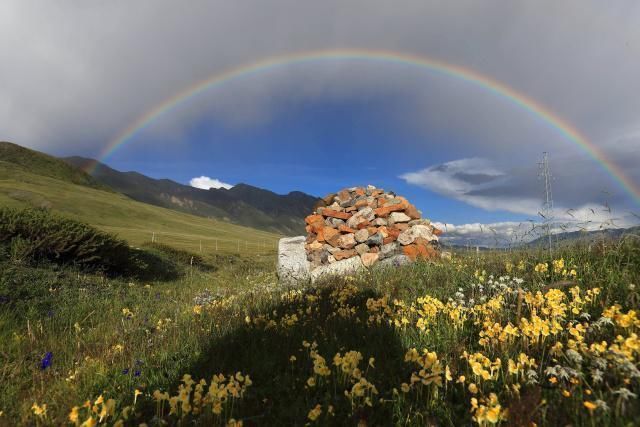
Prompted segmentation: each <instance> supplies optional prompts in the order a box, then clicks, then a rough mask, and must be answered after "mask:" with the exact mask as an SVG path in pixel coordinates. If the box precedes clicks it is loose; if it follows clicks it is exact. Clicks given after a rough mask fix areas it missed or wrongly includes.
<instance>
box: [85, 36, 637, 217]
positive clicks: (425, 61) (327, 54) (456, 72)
mask: <svg viewBox="0 0 640 427" xmlns="http://www.w3.org/2000/svg"><path fill="white" fill-rule="evenodd" d="M323 60H334V61H335V60H361V61H368V62H384V63H391V64H399V65H405V66H414V67H420V68H423V69H426V70H428V71H431V72H435V73H439V74H441V75H445V76H450V77H454V78H457V79H460V80H462V81H465V82H469V83H471V84H474V85H477V86H480V87H482V88H483V89H485V90H486V91H488V92H490V93H492V94H494V95H496V96H499V97H501V98H503V99H506V100H507V101H510V102H511V103H513V104H515V105H517V106H518V107H520V108H521V109H523V110H524V111H527V112H528V113H530V114H532V115H534V116H535V117H537V118H539V119H540V120H542V122H543V123H545V124H547V125H548V126H550V127H551V128H553V129H554V130H555V131H557V132H558V133H559V134H560V135H562V136H563V138H564V139H566V140H567V141H570V142H572V143H573V144H575V145H577V146H578V147H580V148H581V149H582V150H583V151H584V152H585V153H587V154H588V155H589V156H590V157H591V158H592V159H593V160H594V161H595V162H597V163H598V164H600V165H601V166H602V167H603V168H604V170H605V171H606V172H607V173H608V174H609V175H610V176H611V177H612V178H613V179H614V180H615V181H616V182H617V183H618V184H619V185H620V187H621V188H623V189H624V190H625V191H626V192H628V193H629V194H630V195H631V197H632V198H633V199H634V200H635V201H636V203H638V204H640V188H638V187H637V186H636V185H635V184H634V183H633V182H632V181H631V179H629V178H628V177H627V176H626V175H625V174H624V173H623V171H622V170H621V169H620V168H619V167H618V166H617V165H616V164H614V163H613V162H611V161H610V160H609V159H607V157H606V156H605V155H604V153H603V152H602V151H601V150H600V149H599V148H598V147H597V146H596V145H594V144H593V143H592V142H590V141H589V140H588V139H587V138H586V137H585V136H584V135H582V134H581V133H580V131H578V129H576V128H575V127H574V126H572V125H571V124H570V123H568V122H566V121H565V120H563V119H562V118H561V117H559V116H558V115H557V114H555V113H553V112H552V111H551V110H549V109H548V108H545V107H544V106H542V105H541V104H539V103H538V102H536V101H535V100H533V99H531V98H529V97H527V96H525V95H523V94H522V93H519V92H517V91H516V90H514V89H513V88H511V87H509V86H507V85H505V84H503V83H500V82H498V81H496V80H494V79H492V78H490V77H487V76H484V75H482V74H480V73H478V72H476V71H474V70H471V69H468V68H463V67H460V66H458V65H453V64H448V63H446V62H442V61H439V60H436V59H431V58H428V57H423V56H417V55H413V54H408V53H400V52H393V51H385V50H366V49H330V50H318V51H311V52H309V51H307V52H299V53H289V54H284V55H277V56H272V57H268V58H265V59H262V60H260V61H257V62H253V63H250V64H245V65H241V66H239V67H236V68H232V69H229V70H227V71H225V72H222V73H219V74H214V75H213V76H210V77H208V78H206V79H204V80H201V81H199V82H197V83H195V84H194V85H192V86H189V87H187V88H185V89H184V90H182V91H180V92H178V93H177V94H175V95H174V96H172V97H170V98H167V99H166V100H164V101H163V102H162V103H161V104H159V105H157V106H155V107H154V108H153V109H151V110H149V111H147V112H146V113H144V114H143V115H141V116H140V117H138V118H137V119H136V120H135V121H134V122H133V123H131V124H130V125H129V126H128V127H127V128H126V129H124V130H123V131H122V132H120V133H119V134H118V135H117V136H116V138H114V139H113V140H112V141H110V142H109V144H108V145H107V146H106V147H105V148H104V149H103V150H102V152H101V153H100V155H99V156H98V161H104V160H105V159H106V158H108V157H109V156H110V155H112V154H113V152H114V151H115V150H117V149H118V148H119V147H121V146H122V145H124V144H125V143H127V141H130V140H131V139H132V138H133V137H134V136H135V135H136V134H137V133H139V132H140V131H141V130H143V129H145V128H146V127H147V126H149V125H150V124H151V123H153V121H154V120H156V119H157V118H158V117H160V116H162V115H163V114H166V113H168V112H170V111H171V110H173V109H175V108H176V107H177V106H179V105H180V104H182V103H184V102H185V101H187V100H188V99H190V98H191V97H193V96H195V95H197V94H199V93H201V92H204V91H207V90H210V89H215V88H217V87H220V86H222V85H224V84H225V83H228V82H231V81H234V80H237V79H241V78H245V77H249V76H252V75H255V74H258V73H261V72H265V71H269V70H272V69H275V68H278V67H282V66H286V65H292V64H302V63H310V62H316V61H323ZM94 168H95V164H94V165H89V166H88V168H87V171H88V172H92V170H93V169H94Z"/></svg>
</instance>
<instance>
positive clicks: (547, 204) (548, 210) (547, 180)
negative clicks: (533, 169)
mask: <svg viewBox="0 0 640 427" xmlns="http://www.w3.org/2000/svg"><path fill="white" fill-rule="evenodd" d="M538 166H539V168H540V173H539V175H538V177H539V178H540V179H542V180H544V195H545V198H544V203H543V205H542V217H543V219H544V229H545V232H546V234H547V241H548V245H549V253H551V250H552V242H551V225H552V220H553V193H552V192H551V179H552V178H553V176H552V175H551V169H550V168H549V154H548V153H547V152H546V151H545V152H544V153H542V161H541V162H540V163H538Z"/></svg>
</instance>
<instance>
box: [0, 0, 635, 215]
mask: <svg viewBox="0 0 640 427" xmlns="http://www.w3.org/2000/svg"><path fill="white" fill-rule="evenodd" d="M639 21H640V2H637V1H634V0H626V1H619V2H615V3H612V2H601V1H595V0H593V1H582V0H570V1H565V2H557V1H555V0H546V1H522V2H505V1H502V0H489V1H483V2H478V1H475V0H463V1H456V2H451V1H445V0H439V1H436V0H432V1H423V0H414V1H394V2H389V1H386V0H361V1H349V2H343V1H338V0H327V1H322V2H300V1H297V0H276V1H272V2H269V3H268V4H267V3H265V2H262V1H258V0H253V1H251V0H250V1H246V2H229V1H199V0H194V1H189V2H186V3H185V2H173V1H158V0H153V1H152V0H142V1H136V2H130V1H124V0H115V1H109V2H77V1H64V0H63V1H57V2H45V1H23V0H8V1H3V2H1V3H0V63H2V67H0V124H1V125H2V126H1V127H0V132H1V133H0V139H7V140H12V141H15V142H17V143H21V144H25V145H28V146H31V147H35V148H38V149H43V150H46V151H53V152H60V153H67V154H71V153H74V154H95V153H97V152H98V151H99V150H100V149H101V148H102V147H104V146H105V145H106V144H107V143H108V141H110V140H111V139H113V138H114V137H115V136H116V135H118V134H119V133H120V131H121V130H122V129H125V128H126V127H127V126H128V125H129V124H131V123H132V122H133V121H134V120H135V119H136V118H137V117H139V116H140V115H142V114H144V113H145V112H146V111H148V110H150V109H151V108H152V107H154V106H156V105H158V104H160V103H161V102H162V101H163V100H165V99H167V98H169V97H171V96H173V95H174V94H176V93H178V92H180V91H181V90H183V89H184V88H186V87H189V86H191V85H192V84H193V83H194V82H196V81H199V80H201V79H203V78H206V77H207V76H210V75H213V74H215V73H220V72H222V71H225V70H228V69H230V68H233V67H237V66H239V65H241V64H246V63H251V62H254V61H256V60H259V59H261V58H265V57H269V56H272V55H275V54H282V53H287V52H300V51H308V50H314V49H326V48H335V47H356V48H370V49H388V50H394V51H402V52H409V53H413V54H417V55H425V56H429V57H433V58H437V59H440V60H442V61H446V62H450V63H452V64H456V65H459V66H461V67H466V68H469V69H472V70H475V71H476V72H478V73H482V74H484V75H487V76H489V77H491V78H493V79H495V80H497V81H500V82H502V83H503V84H505V85H507V86H509V87H512V88H515V89H517V91H519V92H520V93H522V94H525V95H526V96H528V97H530V98H532V99H534V100H536V101H537V102H538V103H539V104H541V105H543V106H545V107H546V108H548V110H549V111H550V112H551V114H555V115H557V116H558V117H561V118H562V119H564V120H566V121H567V122H568V123H571V124H572V125H574V126H575V127H577V128H578V129H579V130H581V131H582V132H583V133H584V134H585V135H586V137H587V138H588V139H589V140H590V141H592V143H593V144H595V145H597V146H599V147H600V148H601V149H603V150H605V151H606V152H607V153H608V155H610V156H611V158H612V159H613V160H614V161H615V162H617V163H616V164H617V165H618V166H619V167H620V168H621V170H623V172H624V173H625V174H626V175H627V176H629V177H632V178H633V180H634V181H635V182H636V183H637V182H638V180H640V177H639V176H638V174H639V172H638V166H637V165H638V163H639V162H638V161H637V160H638V156H637V153H638V152H639V151H640V142H639V139H638V137H637V135H638V133H639V132H640V119H639V117H638V111H640V97H639V96H637V95H638V93H640V79H638V77H637V76H639V75H640V61H638V58H640V26H638V25H637V23H638V22H639ZM232 87H233V90H219V91H217V92H216V96H215V99H213V98H207V97H205V98H203V99H199V100H194V101H193V102H192V103H190V104H188V105H186V106H185V107H184V108H182V109H180V110H179V111H176V112H174V113H173V114H171V115H169V116H167V117H163V119H162V120H161V121H159V123H157V124H156V125H155V127H152V129H150V130H151V131H154V130H155V131H157V132H161V133H162V135H163V137H164V139H167V140H170V139H171V138H174V139H180V138H181V137H182V135H183V134H182V132H183V131H184V129H188V127H189V125H190V124H192V123H193V122H195V121H196V120H199V119H202V118H203V117H216V118H217V119H219V120H222V121H227V122H229V123H230V124H231V125H235V126H253V125H259V124H260V123H264V122H268V121H269V120H271V118H272V117H273V116H274V115H277V114H279V111H280V110H281V109H282V108H286V107H283V104H286V102H281V100H283V99H284V98H285V97H284V96H283V95H282V94H287V96H293V97H296V96H297V97H301V98H303V99H304V100H305V101H308V102H322V101H323V100H326V99H327V98H337V99H340V98H345V99H348V98H349V97H351V96H358V95H362V94H367V93H372V92H375V93H381V92H382V93H386V94H388V95H389V97H392V96H396V97H398V98H400V99H402V100H403V102H402V103H400V105H398V104H394V105H393V108H390V111H389V114H388V120H389V122H390V123H394V124H395V125H396V126H402V127H411V128H414V129H417V130H419V131H421V132H423V133H424V135H426V136H428V135H430V134H431V133H433V132H441V133H442V132H446V133H447V134H448V135H450V136H451V138H450V142H449V143H448V145H447V147H442V148H441V149H442V150H445V151H446V150H452V151H455V152H456V153H464V155H463V156H460V155H458V156H456V157H478V158H489V159H492V162H493V164H494V165H496V166H495V167H496V168H497V169H496V170H499V171H500V173H501V174H505V175H507V176H509V181H508V182H506V181H505V180H504V179H501V178H498V177H497V176H495V175H492V174H491V173H494V172H495V170H494V171H492V172H491V173H490V174H489V175H486V176H485V175H483V174H485V173H486V171H481V172H469V171H467V170H460V171H458V176H457V177H455V180H456V183H458V184H459V183H463V184H464V185H466V186H465V187H464V189H463V191H462V193H463V194H464V195H465V197H467V199H468V200H474V201H475V202H474V203H476V205H478V206H480V205H481V207H484V208H488V209H489V208H492V206H494V205H493V204H492V203H490V202H489V203H485V202H487V200H488V199H489V198H490V196H491V195H492V194H493V195H494V196H495V195H496V194H499V197H503V198H507V199H508V200H509V203H508V205H509V206H513V205H514V204H515V205H517V206H519V207H517V208H513V207H512V208H511V209H512V210H514V211H518V212H523V211H525V210H526V211H530V210H531V208H532V207H533V203H534V202H537V201H538V199H539V197H538V196H539V192H537V186H536V185H537V182H536V180H535V179H531V176H532V175H533V174H534V172H535V171H534V170H532V169H531V165H532V164H535V161H536V159H537V158H538V157H539V154H540V152H541V151H543V150H546V151H549V152H551V153H552V162H553V163H552V165H553V168H554V173H555V175H556V180H555V182H554V188H555V189H556V194H557V197H558V198H559V200H562V201H563V203H566V206H573V205H580V204H586V203H589V202H594V201H596V200H602V199H603V196H602V194H605V193H602V191H608V192H609V193H611V194H612V195H611V196H610V197H611V200H612V201H613V202H612V203H618V204H620V205H625V204H626V205H628V204H629V203H630V199H629V197H628V195H627V196H625V195H624V194H620V193H619V191H618V190H619V189H618V188H616V186H615V183H612V182H611V180H610V179H609V178H608V177H607V176H606V175H605V174H603V172H602V169H601V168H600V167H599V166H598V165H597V164H595V163H593V162H591V163H589V160H588V159H585V158H584V157H585V156H584V154H583V151H581V150H580V149H579V148H578V147H577V146H576V145H575V144H573V143H571V142H570V141H569V140H568V139H567V138H566V137H565V136H563V135H562V134H561V132H560V131H559V130H558V129H557V128H553V126H550V124H549V123H548V122H546V121H545V120H544V119H542V118H540V117H536V116H535V115H533V114H531V113H529V112H527V111H525V110H523V109H522V108H521V107H519V106H518V105H516V104H515V103H513V102H512V100H509V99H508V98H505V97H501V96H496V94H494V93H491V92H488V91H487V90H486V89H483V88H481V87H479V86H477V85H473V84H469V83H465V82H463V81H461V80H459V79H453V78H451V77H447V76H442V75H437V74H434V73H427V72H425V71H424V70H421V69H409V68H407V67H402V66H397V65H388V64H387V65H384V64H376V65H375V66H374V65H372V64H350V63H344V62H327V63H323V64H322V65H317V66H308V67H306V66H295V67H293V66H292V67H284V68H283V69H279V70H277V71H274V72H270V73H264V74H260V75H258V76H256V77H254V78H252V79H250V80H243V81H242V84H237V85H235V86H232ZM612 146H613V148H611V147H612ZM625 153H626V154H625ZM456 157H453V159H455V158H456ZM560 159H563V160H562V161H561V162H560V161H559V160H560ZM564 159H566V160H564ZM556 162H557V163H556ZM515 165H521V166H522V169H515ZM440 167H442V168H444V167H445V166H442V165H441V166H440ZM433 171H435V172H438V171H439V170H438V169H433ZM440 172H444V169H443V170H442V171H440ZM465 174H467V175H465ZM492 177H494V178H492ZM492 181H495V182H496V183H501V184H500V186H497V185H496V186H491V185H489V184H491V183H492ZM480 184H482V185H480ZM576 184H579V185H580V186H579V187H575V185H576ZM576 188H580V191H575V189H576ZM492 191H493V192H494V193H492ZM496 197H498V196H496ZM523 200H524V201H526V202H523ZM511 202H513V203H511ZM498 205H499V206H502V203H499V204H498ZM525 205H526V206H525ZM525 207H526V209H525Z"/></svg>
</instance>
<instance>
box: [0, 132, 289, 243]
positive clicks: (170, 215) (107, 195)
mask: <svg viewBox="0 0 640 427" xmlns="http://www.w3.org/2000/svg"><path fill="white" fill-rule="evenodd" d="M1 147H2V151H0V205H2V206H12V207H25V206H32V207H42V208H47V209H52V210H55V211H58V212H60V213H62V214H64V215H67V216H69V217H71V218H75V219H78V220H80V221H84V222H86V223H89V224H91V225H94V226H96V227H98V228H100V229H103V230H105V231H109V232H113V233H115V234H117V235H118V236H120V237H121V238H123V239H125V240H127V241H129V243H130V244H132V245H141V244H142V243H144V242H148V241H150V240H151V239H152V238H153V239H154V240H155V241H159V242H160V243H167V244H170V245H172V246H174V247H177V248H181V249H187V250H190V251H196V252H197V251H200V248H202V251H203V252H206V253H211V252H213V251H216V247H217V250H218V251H219V252H241V253H245V252H246V253H265V252H269V251H273V249H274V248H275V244H276V242H277V239H278V238H279V237H280V236H279V235H278V234H275V233H270V232H266V231H260V230H256V229H253V228H249V227H244V226H239V225H234V224H230V223H228V222H225V221H219V220H215V219H209V218H204V217H201V216H195V215H190V214H187V213H183V212H178V211H176V210H171V209H165V208H161V207H158V206H152V205H149V204H146V203H141V202H138V201H135V200H132V199H130V198H129V197H127V196H125V195H123V194H120V193H116V192H113V191H111V190H109V189H106V188H104V187H102V186H101V185H100V184H97V183H95V182H94V181H93V180H92V178H91V177H89V176H88V175H86V174H84V173H83V172H82V171H80V170H77V169H75V168H73V167H71V166H69V165H67V164H66V163H64V162H63V161H61V160H58V159H55V158H53V157H50V156H47V155H45V154H42V153H37V152H34V151H32V150H27V149H23V148H22V147H18V146H15V145H14V144H8V143H2V145H1ZM16 147H17V148H16Z"/></svg>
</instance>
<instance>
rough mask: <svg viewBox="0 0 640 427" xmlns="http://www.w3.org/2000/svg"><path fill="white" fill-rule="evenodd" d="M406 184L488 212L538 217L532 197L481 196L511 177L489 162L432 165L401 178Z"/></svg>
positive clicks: (478, 159)
mask: <svg viewBox="0 0 640 427" xmlns="http://www.w3.org/2000/svg"><path fill="white" fill-rule="evenodd" d="M400 178H401V179H404V180H405V181H406V182H407V183H409V184H413V185H417V186H420V187H423V188H426V189H428V190H431V191H434V192H436V193H439V194H442V195H444V196H447V197H451V198H454V199H456V200H460V201H463V202H465V203H468V204H470V205H472V206H475V207H479V208H481V209H484V210H488V211H495V210H503V211H507V212H512V213H518V214H525V215H535V214H536V212H537V210H538V209H539V208H540V201H539V200H537V199H535V198H533V197H526V196H525V197H522V196H518V197H510V196H504V195H501V194H500V193H497V194H488V195H484V194H478V192H480V191H485V190H488V189H491V188H498V187H499V186H500V185H502V184H503V183H504V182H507V181H509V178H510V177H509V176H508V175H507V174H506V173H505V172H503V171H500V170H499V169H497V168H495V167H494V166H493V165H492V164H491V163H490V162H489V161H488V160H486V159H480V158H472V159H460V160H454V161H451V162H447V163H443V164H440V165H435V166H430V167H428V168H426V169H422V170H420V171H417V172H409V173H405V174H403V175H401V176H400Z"/></svg>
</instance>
